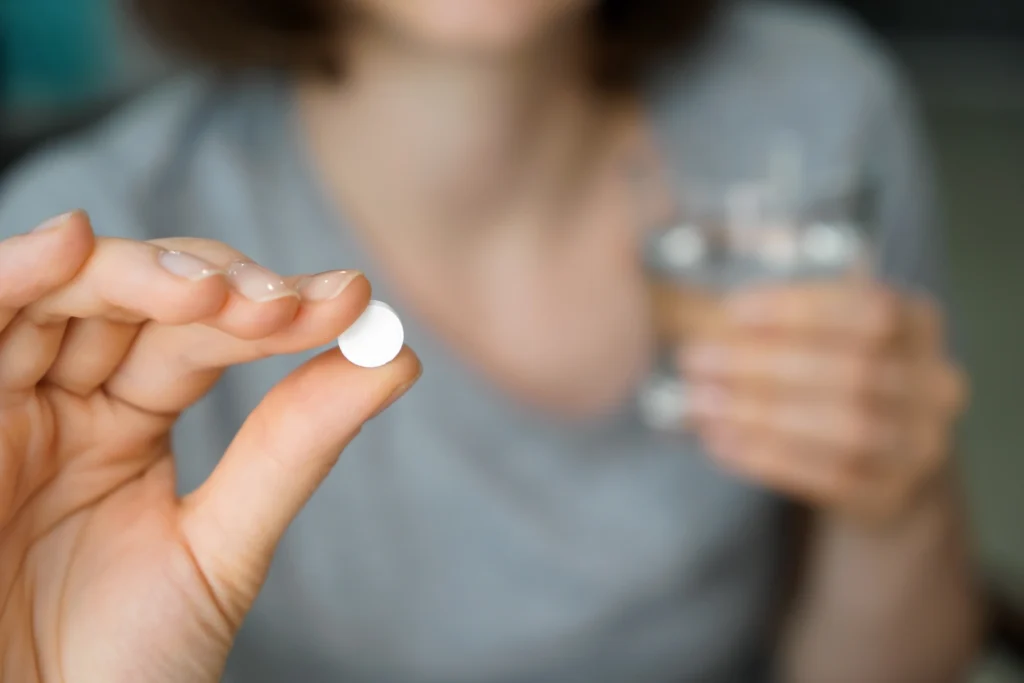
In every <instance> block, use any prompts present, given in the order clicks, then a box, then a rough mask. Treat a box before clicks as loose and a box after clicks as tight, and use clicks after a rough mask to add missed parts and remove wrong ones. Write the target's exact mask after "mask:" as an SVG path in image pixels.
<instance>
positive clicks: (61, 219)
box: [31, 211, 75, 232]
mask: <svg viewBox="0 0 1024 683" xmlns="http://www.w3.org/2000/svg"><path fill="white" fill-rule="evenodd" d="M74 214H75V212H74V211H68V212H67V213H62V214H61V215H59V216H54V217H53V218H50V219H48V220H46V221H43V222H42V223H40V224H39V225H37V226H36V227H34V228H32V231H31V232H45V231H47V230H53V229H54V228H59V227H60V226H62V225H64V223H66V222H67V221H68V219H69V218H71V217H72V216H73V215H74Z"/></svg>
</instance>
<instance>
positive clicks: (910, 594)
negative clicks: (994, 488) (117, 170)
mask: <svg viewBox="0 0 1024 683" xmlns="http://www.w3.org/2000/svg"><path fill="white" fill-rule="evenodd" d="M356 5H357V6H358V9H360V10H361V15H362V18H361V19H360V20H357V21H356V22H355V24H354V25H353V27H352V30H351V31H350V32H349V33H348V35H347V36H346V44H345V45H346V50H347V57H348V60H347V62H346V66H347V76H346V82H345V87H339V86H338V84H334V83H323V82H304V83H303V84H302V86H301V88H300V103H299V104H300V114H301V117H300V118H301V124H300V125H301V129H300V131H299V132H300V134H301V135H302V136H303V138H304V139H305V140H306V143H307V148H308V151H309V156H310V158H311V160H312V163H313V165H314V166H315V169H316V171H317V172H318V174H319V175H320V179H321V181H322V185H323V187H324V188H325V189H326V190H327V192H328V194H329V195H330V198H331V199H333V200H334V201H335V202H336V203H337V205H338V207H339V209H342V208H343V210H344V215H346V216H350V217H352V218H353V219H354V220H353V223H354V225H355V228H356V230H357V231H358V234H357V237H359V239H361V240H362V242H363V243H364V244H365V246H366V247H367V249H369V251H370V252H371V253H372V254H373V255H374V256H375V257H376V259H377V260H378V262H380V263H385V264H387V265H388V266H389V272H388V275H389V276H390V279H391V283H390V284H391V285H392V289H393V291H395V292H396V293H397V295H399V296H400V297H401V298H402V299H403V303H404V304H405V305H406V306H410V307H412V308H413V309H414V310H416V311H417V313H418V315H419V318H420V319H421V320H422V321H423V322H425V323H426V324H427V325H428V326H430V327H431V328H432V329H433V330H434V331H435V332H436V333H437V334H438V336H439V337H441V338H442V339H444V340H446V341H447V342H448V344H449V345H450V347H451V348H452V349H453V350H454V351H455V352H457V353H458V354H459V355H460V356H461V357H463V358H465V359H466V361H467V362H469V363H471V364H474V365H475V366H476V367H477V368H478V369H479V370H480V372H481V373H482V374H483V376H485V377H487V378H489V379H490V380H491V381H492V382H493V383H494V384H495V385H496V386H498V387H500V388H501V389H503V390H504V391H506V392H507V393H509V394H510V395H513V396H516V397H517V398H519V399H520V400H522V401H523V402H525V403H529V404H531V405H534V406H538V407H541V408H544V409H545V410H549V411H551V412H552V413H558V414H562V415H566V416H569V417H571V416H579V415H595V414H600V413H602V412H603V411H607V410H610V409H611V408H612V407H614V406H615V405H618V404H619V403H621V401H622V400H624V399H625V397H627V396H628V395H629V394H630V392H631V391H632V388H633V387H634V386H635V383H636V381H637V380H639V379H640V378H642V377H643V376H644V373H645V372H646V370H647V367H648V364H649V361H650V358H649V348H650V347H651V343H650V342H651V341H652V339H653V335H654V334H655V333H656V331H658V332H660V333H661V334H663V335H665V338H666V340H668V341H671V342H673V343H675V344H677V345H678V346H679V347H680V348H681V349H683V350H682V351H681V352H680V358H679V362H680V367H681V371H682V372H684V374H685V375H686V377H687V379H688V381H690V382H691V383H692V385H693V386H694V388H695V390H696V396H697V397H698V400H697V402H696V410H695V411H694V413H693V414H692V415H691V416H690V419H691V421H692V426H693V427H694V428H695V429H697V430H698V431H699V433H700V434H701V435H702V437H703V438H704V439H705V441H706V443H707V444H708V446H709V450H710V452H711V453H712V454H713V457H714V458H715V460H716V462H718V463H719V464H720V465H721V466H722V467H724V468H727V469H728V470H730V471H732V472H734V473H735V474H737V475H738V476H740V477H744V478H747V479H749V480H750V481H752V482H754V483H756V484H759V485H762V486H766V487H769V488H772V489H775V490H777V491H779V492H781V493H783V494H785V495H787V496H791V497H793V498H794V499H795V500H797V501H800V502H803V503H805V504H806V506H807V507H808V509H809V510H811V511H812V513H811V514H812V518H811V522H812V523H811V525H810V535H809V537H808V543H807V552H806V557H804V558H803V559H804V561H803V572H802V574H801V577H802V580H801V582H800V584H799V586H798V590H797V596H796V599H795V601H794V603H793V604H792V606H791V609H790V611H789V614H788V618H787V621H786V628H784V629H783V630H782V632H781V636H780V648H781V660H782V662H783V665H784V674H785V678H786V679H787V680H792V681H807V682H808V683H818V682H820V681H822V680H828V681H830V682H832V681H834V682H836V683H839V682H840V681H847V680H848V681H851V682H853V681H857V682H862V681H868V680H870V681H875V682H879V683H885V682H886V681H894V682H898V683H910V682H912V681H922V682H928V683H933V682H934V681H940V680H944V679H949V680H958V679H959V672H960V671H961V670H962V669H963V668H964V667H965V666H966V665H967V663H968V662H969V661H970V659H971V657H972V656H973V653H974V650H975V645H976V638H977V632H978V628H977V625H978V623H979V616H978V607H977V605H978V601H977V599H976V595H975V592H974V587H973V579H972V576H971V573H970V567H969V563H968V561H967V557H968V554H967V549H966V547H967V546H966V541H965V534H964V533H963V529H962V523H961V519H962V513H961V510H960V508H959V507H958V505H957V502H958V501H957V498H956V495H955V491H956V486H955V483H954V482H953V478H952V477H951V476H950V475H949V467H948V461H949V456H950V452H951V450H950V438H949V435H950V431H951V428H952V425H953V423H954V419H955V416H956V415H957V413H958V411H959V410H960V408H961V407H962V405H963V403H964V393H965V389H964V386H963V380H962V379H961V377H960V373H959V372H958V371H957V370H956V369H955V368H954V367H953V366H952V364H951V363H950V362H949V360H948V358H947V357H946V354H945V350H944V348H943V343H942V334H941V325H940V324H939V317H940V316H939V315H938V312H937V311H935V309H934V307H933V306H931V305H930V304H928V303H927V302H922V301H918V300H916V299H912V298H910V297H907V296H904V295H902V294H900V293H898V292H894V291H887V290H885V289H884V288H881V287H879V286H877V285H869V284H865V283H862V282H845V283H833V284H828V285H821V284H819V285H808V286H800V287H781V288H773V289H760V290H754V291H750V292H745V293H741V294H738V295H736V296H735V297H730V298H727V299H725V300H722V299H717V298H712V297H708V296H704V295H703V294H701V293H699V292H693V291H683V290H669V291H666V290H652V289H651V285H650V283H649V282H648V280H647V279H646V278H645V277H644V274H643V273H642V272H641V270H640V268H639V266H638V260H637V259H636V258H635V254H636V251H637V248H638V236H639V235H640V232H641V231H640V230H639V229H638V227H639V226H641V225H645V224H647V223H649V222H650V220H651V219H652V217H654V216H656V215H657V214H658V213H659V212H660V211H661V209H662V208H663V204H664V197H663V196H662V195H661V194H660V193H658V192H653V193H644V192H642V193H639V194H638V193H637V192H636V187H635V186H634V185H632V184H631V183H630V182H629V181H627V180H626V179H625V178H624V174H623V172H622V169H623V166H624V164H625V160H630V163H632V160H634V159H636V158H640V159H642V160H643V163H644V164H648V165H651V166H655V165H656V164H655V163H654V162H653V161H652V157H651V155H650V153H649V146H648V145H646V144H645V143H644V133H643V126H642V124H641V117H638V116H637V112H636V110H635V109H636V108H635V103H634V102H630V101H629V99H628V98H622V99H617V100H608V99H605V98H598V97H596V96H595V95H594V94H593V93H591V92H590V91H589V90H588V89H587V88H586V86H585V79H584V78H583V75H582V72H583V69H582V62H581V61H580V59H579V55H580V54H581V52H580V41H579V34H580V31H579V25H578V22H576V21H575V18H576V17H577V16H578V14H579V12H580V11H581V10H582V9H584V8H585V6H586V3H585V2H583V1H582V0H581V1H578V2H574V1H571V0H569V1H567V0H530V1H528V2H522V1H519V0H430V1H429V2H417V3H410V2H403V1H402V0H358V2H356ZM396 196H400V197H402V199H403V201H401V202H396V201H394V200H393V198H394V197H396ZM26 227H27V226H26ZM100 227H101V226H100ZM162 246H163V247H164V248H172V249H177V250H180V251H184V252H188V253H191V254H194V255H196V256H199V257H201V258H203V259H205V260H206V261H208V262H209V263H210V264H211V265H210V268H211V269H212V270H213V271H216V272H214V273H213V274H211V275H209V277H205V278H204V279H202V280H198V281H192V280H188V279H182V278H177V279H174V278H171V279H168V278H169V277H170V276H168V275H167V274H166V273H164V272H162V271H161V270H160V269H159V267H158V266H156V265H154V263H155V261H154V259H156V258H157V253H158V252H157V248H156V247H155V246H154V245H148V244H138V243H126V242H115V241H107V240H97V239H95V238H94V237H93V235H92V233H91V231H90V230H89V227H88V225H87V222H86V220H85V218H84V216H82V215H75V216H72V217H70V218H66V219H64V220H63V221H62V222H61V224H60V226H59V227H56V228H54V229H53V230H49V231H44V232H39V233H34V234H32V235H29V236H22V237H16V238H12V239H10V240H7V241H5V242H2V243H0V323H3V324H4V325H5V327H6V329H5V331H4V332H3V336H0V417H2V418H3V420H2V422H0V468H2V471H0V475H2V476H0V481H2V482H13V484H10V483H8V484H7V485H6V488H2V489H0V591H2V592H0V596H5V601H4V603H3V606H2V612H0V654H2V661H3V667H5V668H4V669H3V676H2V677H3V678H5V679H7V678H9V679H10V680H18V681H22V680H24V681H37V680H38V681H79V680H81V681H104V682H106V681H122V680H124V681H189V682H193V681H200V682H201V681H215V680H217V678H218V675H219V672H220V670H221V668H222V667H223V664H224V658H225V657H226V653H227V651H228V648H229V646H230V643H231V640H232V638H233V636H234V633H235V630H236V628H237V625H238V623H239V622H240V620H241V618H242V617H243V615H244V614H245V612H246V611H247V609H248V608H249V606H250V605H251V603H252V600H253V598H254V596H255V595H256V593H257V592H258V590H259V587H260V585H261V583H262V579H263V576H264V573H265V571H266V567H267V563H268V561H269V558H270V556H271V554H272V552H273V547H274V545H275V544H276V542H277V540H278V539H279V538H280V535H281V533H283V531H284V529H285V527H286V526H287V522H288V520H290V519H291V518H292V516H294V514H295V513H296V511H297V510H298V509H299V507H300V506H301V504H302V502H303V501H305V500H306V498H307V497H308V496H309V495H311V494H312V492H313V490H314V489H315V487H316V485H317V484H318V483H319V482H320V481H321V480H322V478H323V477H324V475H325V474H326V472H327V471H328V470H329V468H330V466H331V465H332V464H333V462H334V461H335V459H336V458H337V457H338V452H339V451H340V450H341V448H342V447H343V446H344V444H345V443H347V441H348V440H349V439H351V437H352V436H353V435H354V434H355V432H356V431H358V427H359V425H360V424H362V422H363V421H364V420H366V419H368V418H369V417H370V416H371V414H372V413H374V411H376V410H379V409H380V407H381V406H382V405H384V404H385V403H386V402H387V401H388V400H389V397H391V398H393V397H394V396H395V395H397V394H400V393H401V389H400V388H401V387H404V386H406V385H407V384H408V383H409V382H410V381H411V380H412V379H413V378H414V377H415V376H416V375H417V374H418V372H419V369H418V362H417V361H416V359H415V357H414V356H413V355H412V354H411V353H410V352H408V351H407V352H405V353H404V354H403V355H402V356H400V358H399V359H398V360H396V361H395V362H394V363H392V364H391V365H389V366H386V367H385V368H382V369H379V370H375V371H367V370H362V369H358V368H354V367H352V366H351V365H349V364H348V363H346V362H345V361H344V360H343V359H342V358H341V357H340V356H339V355H338V354H337V353H335V352H328V353H326V354H324V355H322V356H320V357H318V358H317V359H316V360H314V361H312V362H311V364H309V365H307V366H304V367H303V369H300V370H299V371H297V372H296V373H295V374H294V375H292V376H290V377H288V378H286V379H285V380H284V381H282V383H281V384H280V385H279V386H278V387H276V388H275V389H274V391H273V392H271V394H270V395H268V396H267V398H266V399H265V400H264V402H263V403H262V404H261V405H260V407H259V408H258V409H257V410H256V411H255V412H254V413H253V414H252V416H251V417H250V418H249V420H248V421H247V423H246V425H245V426H244V427H243V429H242V431H241V432H240V433H239V435H238V436H237V438H236V440H235V442H234V443H233V444H232V446H231V448H230V449H229V451H228V452H227V453H226V454H225V458H224V459H223V461H222V462H221V464H220V465H219V467H218V468H217V470H216V471H215V473H214V474H213V476H212V477H211V479H210V480H209V481H208V482H206V484H205V485H204V486H203V487H201V488H200V489H199V490H198V491H196V492H195V493H193V494H191V495H190V496H188V497H186V498H184V499H178V498H176V497H175V496H174V493H173V465H172V452H171V448H170V445H169V443H168V437H167V434H168V430H169V428H170V426H171V425H172V424H173V422H174V420H175V418H176V416H177V414H178V413H180V411H181V410H182V409H183V408H184V407H186V406H187V405H189V404H190V403H192V402H194V401H195V400H197V399H198V398H199V397H200V396H201V395H202V394H203V393H205V392H206V391H207V390H208V389H209V388H210V386H211V385H212V383H213V381H214V380H215V378H216V376H217V375H218V374H219V372H220V370H221V369H222V368H223V367H225V366H228V365H231V364H233V363H238V362H244V361H247V360H251V359H253V358H257V357H261V356H266V355H270V354H275V353H285V352H291V351H296V350H300V349H306V348H313V347H315V346H317V345H319V344H323V343H325V342H328V341H330V340H331V339H332V338H333V337H334V336H335V335H336V334H338V333H339V332H340V331H341V330H342V329H344V327H345V326H346V325H347V324H349V323H350V322H351V321H352V320H354V319H355V317H356V316H357V315H358V313H359V312H360V310H361V309H362V307H363V306H364V305H365V303H366V301H367V299H368V295H369V289H368V285H367V283H366V282H365V280H364V279H362V278H361V277H358V276H357V277H355V278H353V279H351V280H350V281H349V284H348V286H347V287H346V288H345V289H344V290H343V291H342V292H341V293H340V294H338V295H337V296H336V297H335V298H332V299H328V300H326V301H313V300H312V299H311V298H310V297H308V296H303V295H301V294H299V295H296V294H294V293H293V290H294V289H296V288H301V286H302V282H303V281H299V280H288V281H287V282H286V283H285V284H284V286H283V287H284V288H283V289H280V290H279V291H276V292H274V296H273V297H272V298H271V299H270V300H266V301H260V302H255V301H249V300H246V298H245V297H244V296H242V295H241V294H240V291H241V290H242V289H245V288H244V287H243V283H240V282H236V281H234V280H232V278H230V277H225V276H224V275H222V274H221V273H220V271H221V270H223V269H224V267H225V266H226V265H227V264H229V263H231V262H233V261H236V260H237V259H238V258H239V255H238V254H237V253H236V252H234V251H233V250H231V249H230V247H228V246H225V245H219V244H215V243H210V242H204V241H197V240H187V241H182V240H172V241H170V242H168V243H165V244H164V245H162ZM232 272H234V270H232ZM325 277H326V276H322V277H320V278H317V279H316V280H315V281H316V282H321V281H323V280H324V278H325ZM306 284H308V282H307V283H306ZM319 289H321V290H322V289H323V287H320V288H319ZM246 291H248V290H246ZM278 294H280V295H278ZM595 299H596V300H600V301H602V305H601V306H593V305H592V303H593V301H594V300H595ZM129 311H130V312H129ZM69 318H75V320H74V321H73V322H70V323H67V322H66V321H67V320H68V319H69ZM594 340H598V341H594ZM71 359H73V360H74V362H73V363H72V362H71ZM339 407H344V410H343V411H339ZM339 412H340V413H341V415H340V416H339ZM112 434H116V435H118V436H117V437H116V438H113V439H112V437H111V435H112ZM295 434H303V435H306V436H305V437H304V438H300V439H298V440H296V439H295V438H294V435H295ZM285 435H288V437H289V438H285ZM254 488H256V489H258V490H259V493H258V494H254V493H253V490H254ZM115 557H116V558H117V561H116V562H113V561H112V558H115ZM140 607H144V608H141V609H140Z"/></svg>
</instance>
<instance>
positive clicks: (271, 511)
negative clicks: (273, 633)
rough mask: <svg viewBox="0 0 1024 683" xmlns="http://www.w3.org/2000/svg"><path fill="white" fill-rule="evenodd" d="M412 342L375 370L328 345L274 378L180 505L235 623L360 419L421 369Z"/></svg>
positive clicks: (198, 555) (198, 554)
mask: <svg viewBox="0 0 1024 683" xmlns="http://www.w3.org/2000/svg"><path fill="white" fill-rule="evenodd" d="M419 373H420V363H419V360H418V359H417V358H416V356H415V354H413V353H412V351H410V350H409V349H408V348H405V349H403V350H402V352H401V354H399V356H398V358H396V359H395V360H394V361H392V362H391V363H389V364H388V365H385V366H383V367H381V368H375V369H372V370H371V369H366V368H360V367H356V366H354V365H352V364H351V363H349V362H348V361H347V360H345V358H344V357H343V356H342V355H341V354H340V353H339V352H338V350H337V349H332V350H330V351H327V352H325V353H322V354H320V355H319V356H317V357H316V358H314V359H312V360H311V361H309V362H308V363H306V364H304V365H303V366H302V367H300V368H299V369H297V370H296V371H295V372H293V373H292V374H291V375H289V376H288V377H286V378H285V379H284V380H283V381H281V383H279V384H278V385H277V386H275V387H274V388H273V389H272V390H271V391H270V392H269V393H268V394H267V395H266V397H265V398H264V399H263V401H262V402H261V403H260V405H259V406H258V407H257V408H256V409H255V410H254V411H253V412H252V414H250V415H249V418H248V419H247V420H246V421H245V424H243V425H242V428H241V430H239V432H238V434H237V436H236V437H235V439H234V441H233V442H232V443H231V445H230V446H229V447H228V450H227V452H226V453H225V454H224V457H223V459H222V460H221V462H220V463H219V464H218V465H217V467H216V469H215V470H214V471H213V473H212V474H211V475H210V477H209V478H208V479H207V480H206V482H205V483H203V485H202V486H200V487H199V488H198V489H197V490H196V491H195V492H194V493H192V494H190V495H189V496H187V497H186V498H185V499H184V500H183V501H182V505H181V518H180V519H181V521H180V525H181V526H180V528H181V531H182V534H183V537H184V540H185V541H186V542H187V543H188V545H189V549H190V550H191V552H192V554H193V555H194V557H195V561H196V564H197V565H198V567H199V570H200V571H201V572H202V573H203V574H204V576H205V579H206V581H207V583H208V584H209V587H210V590H211V591H212V593H213V595H212V597H213V598H214V599H215V600H217V601H218V603H219V604H218V605H217V607H218V608H220V609H221V611H222V612H223V613H224V615H225V617H227V618H228V619H229V620H230V621H231V623H232V625H233V626H235V627H237V626H238V625H240V623H241V620H242V618H243V617H244V615H245V613H246V612H247V611H248V609H249V607H250V606H251V604H252V601H253V600H254V599H255V598H256V594H257V593H258V592H259V589H260V586H261V585H262V584H263V580H264V578H265V576H266V572H267V568H268V567H269V565H270V560H271V558H272V556H273V553H274V549H275V548H276V547H277V544H278V542H279V541H280V539H281V536H282V535H283V534H284V532H285V530H286V529H287V528H288V525H289V524H290V523H291V521H292V520H293V519H294V518H295V516H296V515H298V513H299V511H300V510H301V509H302V507H303V506H304V505H305V504H306V501H308V500H309V498H310V496H312V495H313V492H314V491H315V490H316V488H317V487H318V486H319V485H320V483H321V482H322V481H323V480H324V478H325V477H326V476H327V474H328V472H330V471H331V468H332V467H333V466H334V464H335V463H336V462H337V460H338V456H339V454H340V453H341V451H342V449H344V448H345V446H347V445H348V443H349V442H350V441H351V440H352V438H353V437H355V435H356V434H358V433H359V430H360V428H361V427H362V425H363V423H364V422H366V421H367V420H368V419H370V418H371V417H373V416H374V415H375V414H376V413H377V412H378V411H379V410H381V409H382V408H385V407H387V405H389V403H390V402H391V401H392V400H395V399H397V398H398V397H399V396H400V395H401V394H402V393H404V392H405V391H406V390H407V389H408V388H409V387H410V386H411V385H412V384H413V382H415V381H416V379H417V378H418V377H419Z"/></svg>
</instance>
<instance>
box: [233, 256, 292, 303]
mask: <svg viewBox="0 0 1024 683" xmlns="http://www.w3.org/2000/svg"><path fill="white" fill-rule="evenodd" d="M227 275H228V279H229V280H231V284H232V285H234V287H235V290H237V291H238V293H239V294H241V295H242V296H244V297H245V298H246V299H249V300H250V301H256V302H258V303H264V302H267V301H274V300H275V299H282V298H284V297H286V296H295V297H297V296H298V295H299V294H298V292H296V291H295V290H293V289H291V288H290V287H288V285H286V284H285V283H284V280H282V279H281V276H280V275H278V274H276V273H272V272H271V271H269V270H267V269H266V268H264V267H263V266H260V265H258V264H256V263H253V262H252V261H235V262H234V263H232V264H231V265H230V266H228V271H227Z"/></svg>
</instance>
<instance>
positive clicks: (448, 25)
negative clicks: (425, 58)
mask: <svg viewBox="0 0 1024 683" xmlns="http://www.w3.org/2000/svg"><path fill="white" fill-rule="evenodd" d="M358 3H359V4H360V5H362V7H363V9H364V10H365V11H367V12H368V13H369V14H371V15H373V16H376V17H378V18H379V19H381V20H383V21H384V22H386V23H387V24H388V25H389V26H390V27H391V28H392V29H394V30H395V31H396V32H397V33H399V34H401V35H403V36H405V37H407V38H409V39H411V40H412V41H415V42H416V43H418V44H420V45H422V46H424V47H427V48H428V49H430V50H432V51H436V52H439V53H447V54H453V55H457V54H470V55H479V56H482V57H485V56H488V55H491V56H495V57H497V56H502V55H508V54H515V53H517V52H520V51H522V50H524V49H527V48H529V47H531V46H533V45H535V44H536V43H537V42H538V41H539V40H541V39H542V38H543V37H544V36H545V35H548V34H549V33H551V32H552V31H553V30H555V29H556V27H557V26H558V25H559V24H560V23H562V21H564V19H565V18H566V17H568V16H569V15H570V14H571V13H572V12H573V9H574V8H576V7H578V6H580V5H585V4H587V3H586V0H416V1H414V2H413V1H410V0H358Z"/></svg>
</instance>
